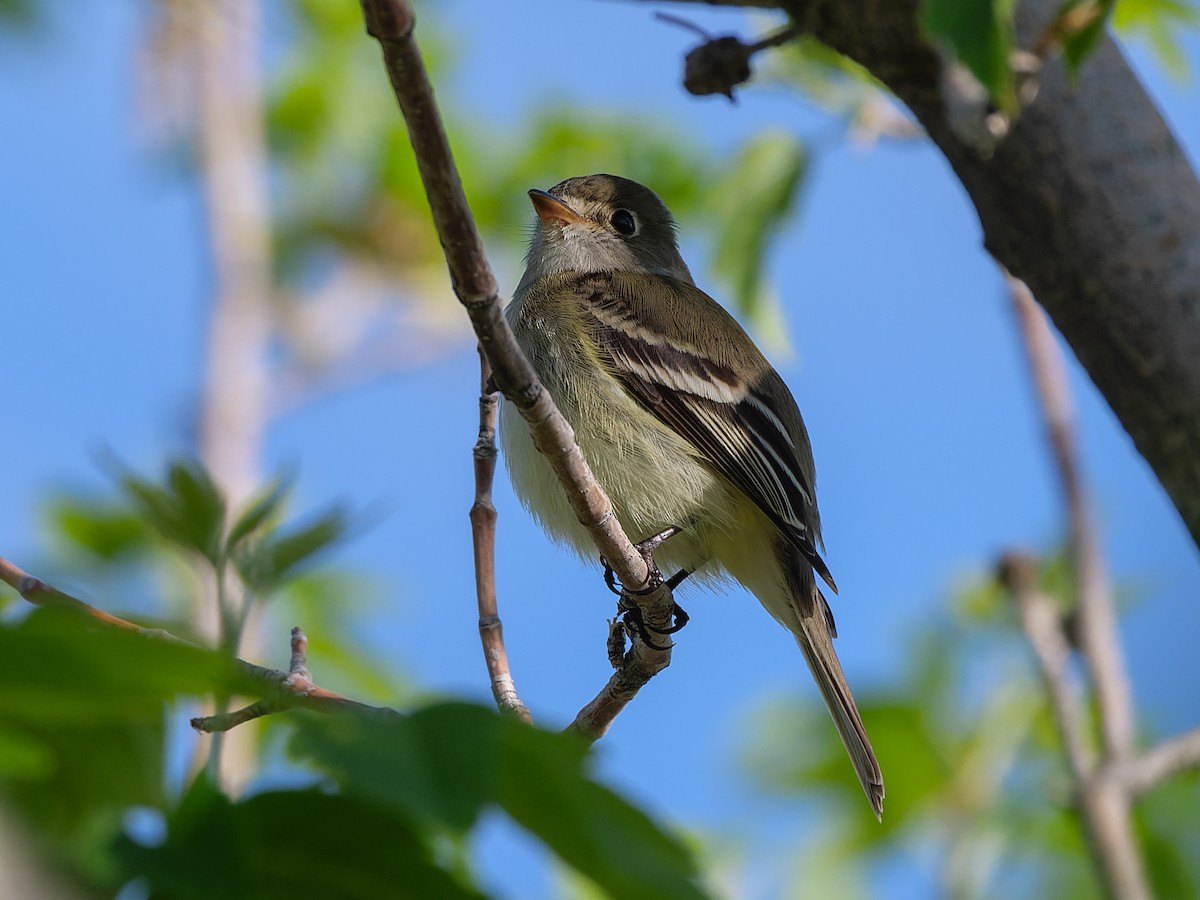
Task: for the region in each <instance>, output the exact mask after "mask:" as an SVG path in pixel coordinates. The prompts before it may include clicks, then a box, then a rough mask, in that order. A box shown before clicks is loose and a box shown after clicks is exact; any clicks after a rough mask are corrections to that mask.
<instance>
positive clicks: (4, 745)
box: [0, 722, 54, 780]
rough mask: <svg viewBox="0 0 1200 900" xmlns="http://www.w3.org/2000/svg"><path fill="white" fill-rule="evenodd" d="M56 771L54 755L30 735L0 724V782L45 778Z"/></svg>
mask: <svg viewBox="0 0 1200 900" xmlns="http://www.w3.org/2000/svg"><path fill="white" fill-rule="evenodd" d="M53 771H54V753H53V751H52V750H51V749H50V748H49V747H47V746H46V745H45V744H44V743H43V742H42V741H39V740H37V739H35V738H33V737H32V736H30V735H29V734H22V733H20V732H18V731H16V730H12V729H9V728H5V727H4V725H3V723H2V722H0V780H4V779H11V778H22V779H29V778H45V777H46V776H48V775H50V774H52V773H53Z"/></svg>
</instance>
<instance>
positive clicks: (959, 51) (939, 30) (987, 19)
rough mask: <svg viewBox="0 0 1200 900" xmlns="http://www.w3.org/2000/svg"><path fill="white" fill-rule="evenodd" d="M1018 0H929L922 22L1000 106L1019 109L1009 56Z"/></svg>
mask: <svg viewBox="0 0 1200 900" xmlns="http://www.w3.org/2000/svg"><path fill="white" fill-rule="evenodd" d="M1015 2H1016V0H925V2H924V3H923V4H922V6H921V25H922V26H923V27H924V29H925V31H926V32H927V33H928V34H929V35H930V36H931V37H933V38H935V39H937V40H940V41H944V42H945V43H946V44H947V45H949V47H950V48H951V49H952V50H953V51H954V55H955V56H956V57H957V58H958V60H959V61H960V62H961V63H962V64H963V65H965V66H966V67H967V68H968V69H970V70H971V74H973V75H974V76H975V77H976V78H978V79H979V82H980V83H981V84H982V85H983V86H984V87H985V88H987V91H988V94H989V95H990V96H991V98H992V101H993V102H994V103H995V104H996V106H997V107H999V108H1000V109H1002V110H1004V111H1005V112H1006V113H1009V114H1010V115H1011V114H1014V113H1016V111H1017V97H1016V93H1015V92H1014V89H1013V76H1012V69H1011V68H1010V67H1009V63H1008V57H1009V54H1010V53H1011V52H1012V45H1013V9H1014V6H1015Z"/></svg>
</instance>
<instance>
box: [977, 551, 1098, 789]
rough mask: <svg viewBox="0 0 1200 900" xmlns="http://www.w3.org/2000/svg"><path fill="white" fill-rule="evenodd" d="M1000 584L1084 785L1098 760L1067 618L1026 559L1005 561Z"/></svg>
mask: <svg viewBox="0 0 1200 900" xmlns="http://www.w3.org/2000/svg"><path fill="white" fill-rule="evenodd" d="M998 574H999V580H1000V583H1001V584H1003V585H1004V587H1005V588H1006V589H1007V590H1008V591H1010V592H1011V593H1012V595H1013V599H1014V600H1016V602H1017V611H1018V613H1019V614H1020V617H1021V627H1022V629H1023V630H1024V631H1025V636H1026V638H1027V639H1028V640H1029V644H1030V646H1031V647H1032V648H1033V654H1034V656H1035V657H1036V658H1037V662H1038V668H1039V669H1040V671H1041V675H1042V681H1043V682H1044V683H1045V687H1046V694H1047V696H1049V698H1050V706H1051V707H1052V709H1053V711H1054V724H1055V725H1056V726H1057V727H1058V733H1059V737H1060V738H1061V739H1062V742H1063V750H1064V751H1065V753H1066V756H1067V764H1068V765H1069V766H1070V769H1071V775H1072V777H1073V778H1074V780H1075V783H1076V784H1077V785H1078V784H1082V783H1083V782H1084V781H1086V780H1087V778H1088V777H1089V775H1090V774H1091V771H1092V767H1093V766H1094V765H1095V754H1094V753H1093V752H1092V749H1091V747H1090V746H1088V742H1087V725H1086V723H1085V721H1084V717H1083V704H1082V702H1081V699H1080V697H1079V692H1078V691H1077V690H1075V689H1074V687H1073V686H1072V684H1071V680H1070V676H1069V674H1068V672H1067V667H1068V665H1069V664H1070V661H1071V646H1070V644H1068V643H1067V638H1066V635H1065V634H1064V633H1063V625H1062V617H1061V616H1060V614H1059V609H1058V605H1057V604H1056V603H1055V602H1054V599H1053V598H1052V597H1049V596H1047V595H1046V594H1044V593H1042V592H1041V591H1039V590H1038V588H1037V573H1036V563H1035V562H1034V560H1033V559H1032V558H1030V557H1029V556H1026V555H1024V554H1021V553H1015V552H1014V553H1007V554H1005V556H1004V558H1003V559H1001V560H1000V565H999V573H998Z"/></svg>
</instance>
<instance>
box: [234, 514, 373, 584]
mask: <svg viewBox="0 0 1200 900" xmlns="http://www.w3.org/2000/svg"><path fill="white" fill-rule="evenodd" d="M349 529H350V516H349V514H348V513H347V511H346V510H345V509H344V508H343V507H340V506H335V507H333V508H331V509H329V510H327V511H326V512H325V513H323V514H322V515H320V516H318V517H317V518H316V519H314V520H313V521H312V522H310V523H309V524H308V525H304V526H301V527H298V528H293V529H291V530H288V531H278V532H274V533H272V534H269V535H267V536H266V537H264V538H263V539H262V540H261V541H257V542H254V543H252V544H249V545H247V544H245V543H243V545H242V547H241V548H239V551H238V552H237V553H236V554H235V555H234V559H233V561H234V565H235V566H236V567H237V570H238V574H239V575H241V577H242V580H243V581H244V582H245V583H246V586H247V587H249V588H250V589H251V590H252V591H255V592H258V593H266V592H268V591H270V590H272V589H273V588H275V587H277V586H278V585H279V583H280V582H281V581H283V580H284V579H285V578H287V577H288V576H290V575H292V574H293V573H294V572H295V571H296V570H297V569H298V568H299V567H300V566H301V565H303V564H304V563H306V562H308V561H310V560H311V559H312V558H313V557H314V556H316V555H317V554H318V553H320V552H321V551H322V550H326V549H328V548H329V547H331V546H332V545H333V544H335V543H337V542H338V541H340V540H341V539H342V538H344V537H345V536H346V533H347V532H348V531H349Z"/></svg>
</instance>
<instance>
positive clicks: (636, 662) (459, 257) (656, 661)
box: [361, 0, 672, 734]
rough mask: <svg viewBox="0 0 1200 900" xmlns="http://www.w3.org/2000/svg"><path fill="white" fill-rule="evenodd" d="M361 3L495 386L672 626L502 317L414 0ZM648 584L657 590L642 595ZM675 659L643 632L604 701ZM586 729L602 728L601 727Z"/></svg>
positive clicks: (667, 606)
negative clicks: (421, 44)
mask: <svg viewBox="0 0 1200 900" xmlns="http://www.w3.org/2000/svg"><path fill="white" fill-rule="evenodd" d="M361 2H362V8H363V15H364V18H365V20H366V25H367V32H368V33H369V34H370V35H371V36H372V37H374V38H376V39H377V40H378V41H379V43H380V46H381V48H382V50H383V59H384V64H385V66H386V68H387V72H388V77H389V79H390V81H391V83H392V89H393V91H394V92H395V94H396V100H397V102H398V103H399V105H400V109H401V111H402V112H403V114H404V119H405V122H406V123H407V125H408V133H409V139H410V141H411V142H412V146H413V151H414V153H415V155H416V161H417V168H418V170H419V171H420V173H421V181H422V183H423V185H424V187H425V194H426V197H427V198H428V200H429V206H430V210H431V212H432V213H433V221H434V225H435V227H436V228H437V232H438V236H439V238H440V239H441V243H442V249H443V250H444V252H445V254H446V262H447V265H448V267H449V270H450V280H451V283H452V285H453V287H454V292H455V294H457V296H458V298H459V300H460V301H461V302H462V304H463V306H464V307H466V310H467V314H468V315H469V316H470V318H471V324H472V326H473V327H474V329H475V334H476V335H477V336H478V338H479V343H480V346H481V347H482V348H483V351H484V353H485V354H486V355H487V358H488V361H489V362H490V363H491V366H492V371H493V377H494V379H495V382H496V385H497V386H498V387H499V388H500V390H501V391H503V393H504V396H505V397H506V398H508V400H510V401H511V402H512V403H513V405H514V406H515V407H516V408H517V409H518V411H520V413H521V415H522V416H523V417H524V418H525V420H526V421H527V422H528V423H529V426H530V431H531V433H532V435H533V440H534V444H535V446H536V447H537V448H538V450H539V451H541V453H542V454H543V455H545V456H546V458H547V460H549V462H550V465H551V466H552V468H553V469H554V471H555V473H556V474H557V476H558V478H559V480H560V481H562V483H563V485H564V487H565V489H566V492H567V499H568V501H569V502H570V503H571V506H572V508H573V510H574V512H575V515H576V517H577V518H578V519H579V521H580V523H581V524H583V525H584V527H586V528H587V529H588V531H589V533H590V534H591V536H592V539H593V540H594V541H595V542H596V546H597V548H598V549H599V550H600V553H601V555H603V556H604V558H605V559H607V560H608V562H609V564H610V565H611V566H612V568H613V570H614V571H615V573H616V575H617V577H618V578H619V579H620V581H621V583H622V584H623V585H624V586H625V587H626V588H627V589H629V591H631V592H638V593H637V595H636V596H634V595H633V594H632V593H631V594H629V595H628V596H630V598H631V599H632V600H633V601H634V602H636V603H637V604H638V606H639V607H641V611H642V618H643V620H644V621H645V623H646V625H647V626H649V627H650V628H660V629H662V628H667V627H669V625H670V620H671V607H672V598H671V591H670V588H669V587H668V586H667V585H666V584H665V583H664V582H662V580H661V577H656V576H657V572H656V570H655V569H654V567H653V565H652V560H647V559H645V558H643V557H642V555H641V554H640V553H639V552H638V550H637V548H635V547H634V546H633V544H632V543H630V541H629V538H628V537H627V536H626V535H625V533H624V531H623V530H622V529H621V526H620V524H619V523H618V522H617V518H616V515H615V514H614V512H613V507H612V503H611V502H610V501H609V499H608V497H607V495H606V494H605V493H604V490H603V489H602V488H601V487H600V485H599V483H598V482H597V481H596V479H595V476H594V475H593V474H592V471H591V468H590V467H589V466H588V464H587V461H586V460H585V459H584V458H583V454H582V453H581V452H580V450H579V447H578V446H577V445H576V443H575V434H574V432H573V431H572V429H571V426H570V425H569V424H568V423H567V421H566V419H564V418H563V417H562V415H561V413H559V411H558V409H557V408H556V407H555V405H554V401H553V400H552V399H551V397H550V394H549V393H548V392H547V391H546V389H545V388H544V387H543V386H542V384H541V382H540V381H539V380H538V377H537V373H536V372H535V371H534V369H533V367H532V366H531V365H530V364H529V361H528V360H527V359H526V358H525V356H524V354H523V353H522V352H521V349H520V347H519V346H518V345H517V342H516V339H515V338H514V336H513V333H512V330H511V329H510V328H509V327H508V323H507V321H505V319H504V313H503V308H502V304H501V299H500V294H499V288H498V287H497V284H496V279H495V276H494V275H493V274H492V270H491V267H490V266H489V265H488V262H487V259H486V257H485V255H484V251H483V242H482V240H481V239H480V236H479V232H478V230H477V228H476V226H475V220H474V218H473V217H472V215H471V210H470V207H469V206H468V205H467V201H466V196H465V195H464V193H463V187H462V182H461V180H460V178H459V174H458V169H457V168H456V166H455V164H454V158H453V155H452V153H451V150H450V142H449V139H448V138H447V136H446V131H445V128H444V126H443V124H442V120H441V115H440V113H439V112H438V107H437V102H436V100H435V99H434V95H433V87H432V85H431V84H430V82H429V76H428V73H427V72H426V71H425V65H424V62H423V61H422V58H421V53H420V50H419V48H418V47H417V43H416V40H415V39H414V38H413V26H414V16H413V11H412V8H411V6H410V5H409V4H408V3H407V2H405V0H361ZM648 587H652V588H653V590H651V591H650V592H649V593H647V594H646V595H644V596H643V595H641V593H640V592H641V591H643V590H645V589H647V588H648ZM670 659H671V656H670V648H669V647H668V648H667V649H664V650H657V649H654V648H652V647H649V646H647V645H646V644H645V643H643V642H642V641H639V640H636V639H635V640H634V641H633V645H632V647H631V649H630V651H629V653H627V654H626V656H625V663H624V667H623V669H625V670H627V676H628V677H627V680H626V683H625V685H623V686H613V687H612V690H611V691H610V690H609V689H608V688H606V689H605V691H602V692H601V695H600V696H601V698H609V699H610V700H611V701H618V698H624V699H620V700H619V702H616V703H614V702H606V703H605V707H606V709H614V708H615V709H619V708H620V707H621V706H623V705H624V703H626V702H628V699H627V696H626V695H627V694H628V692H629V691H630V690H632V691H634V692H636V690H637V689H638V688H640V686H641V685H643V684H645V683H646V681H647V680H649V678H650V677H653V675H654V674H655V673H657V672H660V671H662V670H663V669H664V668H666V666H667V665H668V664H669V663H670ZM611 685H612V682H610V686H611ZM597 699H598V700H599V699H600V698H597ZM594 702H595V701H594ZM614 714H615V713H614ZM607 721H611V718H608V719H607ZM602 727H603V728H606V727H607V725H606V724H605V725H603V726H602ZM587 733H589V734H595V733H597V732H596V731H595V730H594V729H593V730H590V731H588V732H587ZM599 733H602V731H601V732H599Z"/></svg>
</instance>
